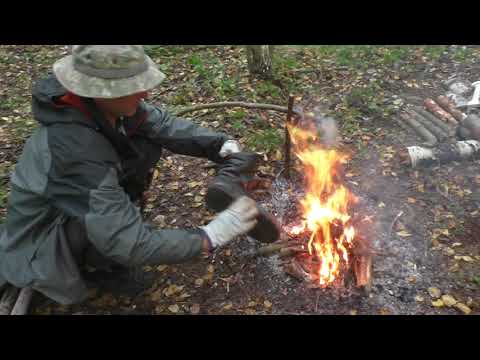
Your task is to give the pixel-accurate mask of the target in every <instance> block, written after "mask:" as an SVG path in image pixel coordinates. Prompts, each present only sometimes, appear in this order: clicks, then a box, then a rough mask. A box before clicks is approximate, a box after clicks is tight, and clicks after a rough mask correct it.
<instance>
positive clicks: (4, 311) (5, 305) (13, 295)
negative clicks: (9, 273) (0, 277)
mask: <svg viewBox="0 0 480 360" xmlns="http://www.w3.org/2000/svg"><path fill="white" fill-rule="evenodd" d="M18 292H19V289H18V288H16V287H14V286H11V285H10V286H8V287H7V289H6V290H5V291H4V293H3V295H2V298H1V300H0V315H10V312H11V311H12V307H13V305H14V304H15V300H16V299H17V295H18Z"/></svg>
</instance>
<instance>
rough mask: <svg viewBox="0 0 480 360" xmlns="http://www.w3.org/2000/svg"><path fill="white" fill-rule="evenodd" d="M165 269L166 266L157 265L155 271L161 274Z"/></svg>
mask: <svg viewBox="0 0 480 360" xmlns="http://www.w3.org/2000/svg"><path fill="white" fill-rule="evenodd" d="M167 268H168V265H158V266H157V271H158V272H162V271H164V270H165V269H167Z"/></svg>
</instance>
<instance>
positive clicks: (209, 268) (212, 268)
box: [207, 264, 215, 273]
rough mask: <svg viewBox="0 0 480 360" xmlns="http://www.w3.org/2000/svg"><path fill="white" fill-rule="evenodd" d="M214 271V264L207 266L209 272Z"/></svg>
mask: <svg viewBox="0 0 480 360" xmlns="http://www.w3.org/2000/svg"><path fill="white" fill-rule="evenodd" d="M214 271H215V267H214V266H213V265H212V264H210V265H208V266H207V272H209V273H213V272H214Z"/></svg>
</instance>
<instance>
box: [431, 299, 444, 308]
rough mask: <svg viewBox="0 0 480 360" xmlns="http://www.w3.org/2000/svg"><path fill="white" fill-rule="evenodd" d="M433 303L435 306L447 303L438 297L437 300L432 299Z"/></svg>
mask: <svg viewBox="0 0 480 360" xmlns="http://www.w3.org/2000/svg"><path fill="white" fill-rule="evenodd" d="M432 305H433V306H435V307H442V306H444V305H445V304H444V303H443V301H442V300H441V299H438V300H436V301H432Z"/></svg>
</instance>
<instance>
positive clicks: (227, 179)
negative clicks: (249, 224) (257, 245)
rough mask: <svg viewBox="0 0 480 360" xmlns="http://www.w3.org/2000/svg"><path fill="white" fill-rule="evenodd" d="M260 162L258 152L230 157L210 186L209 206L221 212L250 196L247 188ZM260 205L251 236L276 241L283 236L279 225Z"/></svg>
mask: <svg viewBox="0 0 480 360" xmlns="http://www.w3.org/2000/svg"><path fill="white" fill-rule="evenodd" d="M257 161H258V155H256V154H254V153H248V152H241V153H236V154H231V155H229V156H228V157H227V158H226V159H225V161H224V162H223V163H222V164H220V165H219V169H218V172H217V176H216V177H215V178H214V179H213V181H212V182H211V183H210V184H209V186H208V191H207V195H206V203H207V207H208V208H209V209H210V210H212V211H215V212H220V211H223V210H225V209H226V208H227V207H228V206H230V204H231V203H232V202H233V201H234V200H235V199H237V198H239V197H240V196H244V195H247V196H248V194H247V191H246V186H247V183H248V181H249V180H251V179H252V178H253V175H254V173H255V169H256V166H257ZM257 206H258V209H259V211H260V216H259V218H258V224H257V225H256V226H255V227H254V228H253V230H251V231H250V232H249V233H248V236H250V237H252V238H254V239H256V240H258V241H260V242H263V243H271V242H274V241H276V240H277V239H278V238H279V236H280V227H279V225H278V224H277V222H276V220H275V218H274V217H273V216H272V215H271V214H269V213H268V212H267V211H266V210H265V209H264V208H263V207H261V206H260V205H257Z"/></svg>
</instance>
